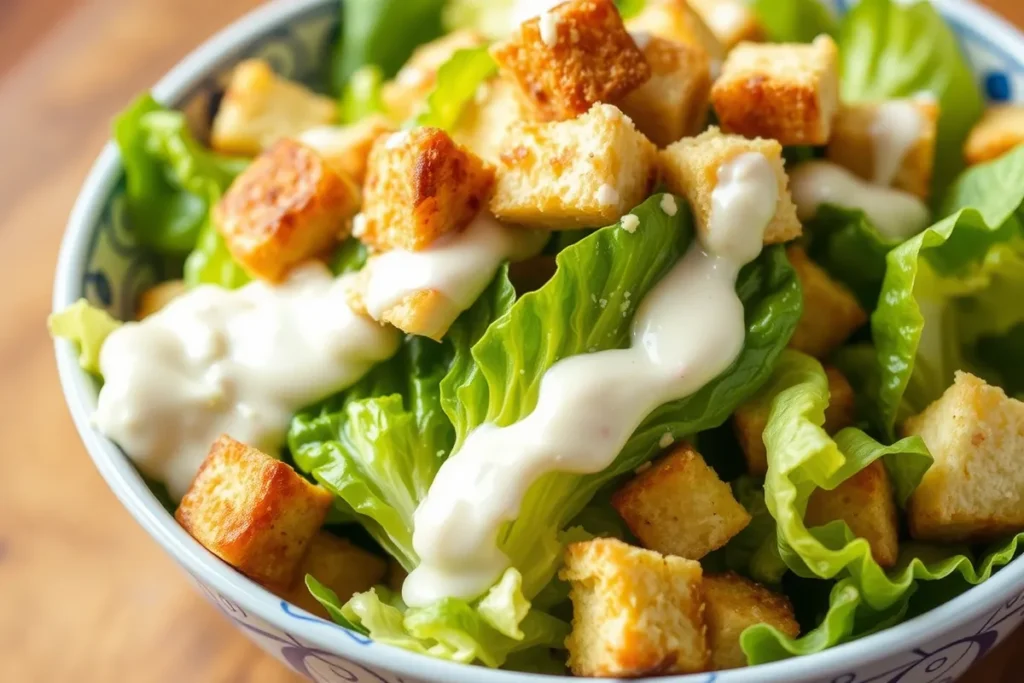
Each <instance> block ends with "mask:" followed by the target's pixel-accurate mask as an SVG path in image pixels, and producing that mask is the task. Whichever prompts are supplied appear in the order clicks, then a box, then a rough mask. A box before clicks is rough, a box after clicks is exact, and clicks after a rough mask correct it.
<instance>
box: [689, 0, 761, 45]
mask: <svg viewBox="0 0 1024 683" xmlns="http://www.w3.org/2000/svg"><path fill="white" fill-rule="evenodd" d="M689 2H690V5H691V6H692V7H693V9H694V10H695V11H696V12H697V14H699V15H700V18H701V19H703V20H704V23H705V24H707V26H708V28H710V29H711V32H712V33H714V34H715V37H716V38H718V40H719V42H721V43H722V46H723V47H724V48H725V51H726V52H728V51H729V50H731V49H733V48H734V47H736V45H738V44H739V43H741V42H743V41H758V40H761V39H763V38H764V29H763V28H762V27H761V22H759V21H758V20H757V15H756V14H755V13H754V10H752V9H751V8H750V7H748V6H747V4H746V3H745V2H743V0H689Z"/></svg>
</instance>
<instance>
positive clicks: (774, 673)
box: [53, 0, 1024, 683]
mask: <svg viewBox="0 0 1024 683" xmlns="http://www.w3.org/2000/svg"><path fill="white" fill-rule="evenodd" d="M934 2H935V4H936V5H937V6H938V7H939V9H940V10H941V11H942V13H943V14H944V15H945V16H946V17H947V19H948V20H949V22H950V23H951V25H952V26H953V28H954V30H955V31H956V33H957V34H958V35H959V37H960V39H961V42H962V43H963V45H964V47H965V48H966V51H967V54H968V55H969V57H970V59H971V63H972V64H973V66H974V69H975V74H976V76H977V78H978V80H979V82H980V83H981V84H982V85H983V87H984V90H985V92H986V93H987V94H988V97H989V98H990V99H991V100H999V101H1005V100H1024V36H1021V34H1020V33H1018V32H1017V31H1015V30H1014V29H1013V28H1011V27H1010V26H1009V25H1007V24H1006V23H1005V22H1003V21H1002V20H1000V19H998V18H997V17H995V16H993V15H992V14H990V13H988V12H987V11H985V10H983V9H981V8H979V7H977V6H975V5H973V4H971V3H970V2H967V1H966V0H934ZM832 4H833V5H834V7H835V9H836V10H837V11H839V12H842V11H844V10H845V9H846V7H847V6H848V5H850V4H852V2H851V0H833V2H832ZM337 17H338V12H337V0H277V1H276V2H272V3H270V4H268V5H266V6H264V7H262V8H261V9H259V10H257V11H255V12H253V13H251V14H250V15H248V16H247V17H245V18H243V19H242V20H240V21H238V22H237V23H235V24H233V25H232V26H230V27H229V28H227V29H225V30H224V31H223V32H221V33H220V34H218V35H217V36H215V37H214V38H213V39H211V40H209V41H208V42H207V43H205V44H204V45H203V46H201V47H200V48H199V49H197V50H196V51H195V52H193V53H192V54H191V55H189V56H188V57H187V58H186V59H185V60H183V61H182V62H181V63H180V64H179V65H178V66H177V67H175V68H174V69H173V70H172V71H171V72H170V73H169V74H168V75H167V76H166V77H165V78H164V79H163V80H162V81H160V83H159V84H158V85H157V86H156V87H155V88H154V94H155V96H156V98H157V99H158V100H160V101H161V102H164V103H167V104H170V105H172V106H175V107H177V108H179V109H182V110H184V111H185V112H187V113H188V115H189V117H190V121H191V122H192V123H193V124H194V126H195V128H196V129H197V131H199V132H202V131H204V130H205V129H206V127H207V126H208V125H209V120H210V115H211V110H212V108H213V106H215V104H216V102H217V101H218V98H219V95H220V92H221V86H222V84H223V82H224V77H225V74H226V73H227V72H228V70H229V69H230V68H231V67H232V65H234V64H235V63H236V62H238V61H239V60H240V59H242V58H244V57H250V56H261V57H264V58H266V59H269V60H270V61H271V62H272V63H273V64H274V66H275V68H277V69H278V71H280V72H281V73H283V74H285V75H288V76H290V77H293V78H297V79H311V78H312V77H313V76H314V74H315V73H316V72H317V69H318V68H319V67H320V66H322V64H323V63H324V60H325V59H326V55H327V51H328V45H329V44H330V42H331V40H332V39H333V38H334V36H335V35H336V34H337V28H338V25H337V24H338V19H337ZM122 196H123V173H122V169H121V164H120V160H119V157H118V153H117V149H116V148H115V147H114V146H113V145H112V144H110V145H107V147H106V148H105V149H104V150H103V153H102V154H101V155H100V157H99V159H98V160H97V161H96V163H95V165H94V166H93V168H92V171H91V172H90V173H89V177H88V179H87V180H86V182H85V186H84V187H83V188H82V192H81V195H80V196H79V198H78V201H77V203H76V204H75V208H74V210H73V211H72V214H71V218H70V220H69V222H68V226H67V232H66V234H65V236H64V243H63V245H62V247H61V253H60V259H59V262H58V264H57V277H56V283H55V286H54V299H53V306H54V310H60V309H63V308H64V307H65V306H68V305H69V304H71V303H72V302H74V301H75V300H76V299H78V298H80V297H82V296H85V297H86V298H88V299H89V300H90V301H91V302H92V303H94V304H96V305H100V306H103V307H105V308H106V309H107V310H109V311H110V312H111V313H113V314H114V315H115V316H118V317H121V318H129V317H130V315H131V312H132V305H133V302H134V301H135V297H136V295H137V294H138V293H139V292H140V291H141V290H142V289H144V288H145V287H147V286H149V285H150V284H152V283H153V282H155V281H158V280H159V279H160V278H161V276H162V275H163V273H162V272H161V269H162V264H161V262H160V260H159V259H154V258H152V257H151V256H150V255H149V254H147V253H146V252H145V251H144V250H142V249H140V248H139V247H138V246H137V245H136V244H134V243H133V241H132V239H131V236H130V234H129V233H128V232H127V231H126V230H125V227H124V221H123V220H122V216H123V199H122ZM56 351H57V364H58V366H59V370H60V378H61V382H62V384H63V387H64V393H65V397H66V399H67V402H68V405H69V406H70V408H71V414H72V416H73V418H74V421H75V424H76V426H77V427H78V431H79V433H80V434H81V436H82V440H83V441H84V442H85V445H86V448H87V449H88V451H89V454H90V455H91V456H92V458H93V460H94V461H95V463H96V467H97V468H98V469H99V471H100V473H101V474H102V475H103V477H104V478H105V479H106V480H107V483H108V484H109V485H110V487H111V489H113V491H114V493H115V494H116V495H117V497H118V498H119V499H120V500H121V502H122V503H123V504H124V505H125V507H127V508H128V510H129V512H131V514H132V515H133V516H134V517H135V519H136V520H137V521H138V522H139V523H140V524H141V525H142V526H143V527H144V528H145V529H146V531H148V532H149V534H150V535H152V536H153V538H155V539H156V540H157V541H158V542H159V543H160V544H161V545H162V546H163V547H164V549H165V550H166V551H167V552H168V553H170V555H171V556H172V557H174V559H175V560H177V562H178V563H179V564H180V565H181V566H182V567H183V568H184V570H185V571H186V572H187V573H188V575H189V576H190V577H191V578H192V580H193V581H194V582H195V584H196V586H197V587H198V588H199V589H200V590H201V591H202V592H203V593H204V594H205V595H206V596H207V597H208V598H209V599H210V601H211V602H212V603H213V604H214V605H216V606H217V607H218V608H219V609H220V610H221V611H222V612H223V613H224V615H225V616H227V617H228V618H229V619H231V621H233V622H234V623H235V624H236V625H237V626H238V628H239V629H240V630H241V631H242V632H243V633H245V634H246V635H247V636H249V638H251V639H252V640H253V641H255V642H256V643H258V644H259V645H260V646H261V647H263V648H264V649H265V650H267V651H268V652H270V653H271V654H273V655H274V656H276V657H277V658H278V659H280V660H281V661H282V662H284V663H285V664H287V665H288V666H289V667H291V668H292V669H294V670H295V671H298V672H299V673H300V674H302V675H304V676H307V677H309V678H310V679H312V680H315V681H322V682H324V683H340V682H341V681H347V682H350V683H371V682H375V683H417V682H420V683H428V682H429V683H439V682H443V683H526V682H527V681H534V680H540V679H542V678H543V679H546V680H553V679H550V678H548V677H542V676H534V675H528V674H519V673H513V672H504V671H488V670H484V669H481V668H475V667H468V666H464V665H459V664H452V663H449V662H442V661H436V660H433V659H429V658H427V657H423V656H420V655H416V654H412V653H410V652H406V651H404V650H400V649H397V648H393V647H390V646H387V645H381V644H377V643H374V642H372V641H370V640H368V639H367V638H365V637H363V636H361V635H359V634H356V633H353V632H351V631H348V630H345V629H343V628H341V627H339V626H336V625H334V624H332V623H329V622H326V621H323V620H321V619H319V618H317V617H314V616H312V615H310V614H308V613H306V612H304V611H302V610H300V609H298V608H296V607H293V606H291V605H289V604H288V603H285V602H282V601H281V600H280V599H279V598H277V597H276V596H274V595H273V594H271V593H269V592H267V591H266V590H264V589H263V588H261V587H260V586H258V585H256V584H255V583H253V582H251V581H249V580H248V579H246V578H245V577H244V576H242V575H241V574H238V573H236V572H235V571H233V570H232V569H231V568H230V567H228V566H227V565H225V564H223V563H222V562H221V561H220V560H218V559H217V558H216V557H214V556H213V555H211V554H210V553H208V552H207V551H206V550H205V549H204V548H203V547H202V546H200V545H199V544H198V543H196V542H195V541H194V540H193V539H192V538H191V537H190V536H189V535H188V534H187V533H185V531H184V530H182V529H181V527H179V526H178V524H177V523H176V522H175V521H174V519H173V518H172V517H171V516H170V515H169V514H168V513H167V511H166V510H165V509H164V508H163V507H162V506H161V505H160V503H159V502H158V500H157V499H156V498H155V497H154V496H153V494H152V493H151V492H150V490H149V489H148V488H147V487H146V484H145V483H144V482H143V480H142V478H141V477H140V476H139V474H138V473H137V472H136V471H135V469H134V468H133V467H132V465H131V463H130V462H129V461H128V459H127V458H126V457H125V456H124V454H123V453H122V452H121V451H120V450H119V449H118V448H117V446H116V445H114V444H113V443H111V442H110V441H108V440H107V439H105V438H104V437H103V436H101V435H100V434H99V433H97V432H96V431H95V430H94V429H93V428H92V426H91V425H90V422H89V417H90V415H91V414H92V412H93V410H94V409H95V406H96V391H97V386H96V384H95V382H94V381H93V380H92V379H90V378H89V377H88V376H87V375H86V374H85V373H83V372H82V371H81V370H80V369H79V367H78V364H77V360H76V354H75V353H74V351H73V349H72V348H71V347H70V345H69V344H67V343H65V342H62V341H58V342H57V349H56ZM1022 621H1024V559H1018V560H1016V561H1014V562H1012V563H1011V564H1009V565H1008V566H1007V567H1005V568H1004V569H1003V570H1002V571H1000V572H998V573H997V574H996V575H995V576H994V577H993V578H992V579H990V580H989V581H988V582H986V583H984V584H982V585H980V586H978V587H976V588H973V589H971V590H970V591H969V592H967V593H966V594H964V595H962V596H960V597H958V598H956V599H955V600H952V601H950V602H949V603H947V604H945V605H942V606H941V607H939V608H938V609H935V610H933V611H931V612H929V613H927V614H925V615H923V616H920V617H917V618H915V619H912V620H910V621H907V622H905V623H903V624H901V625H899V626H897V627H895V628H892V629H890V630H887V631H885V632H883V633H879V634H877V635H873V636H869V637H867V638H864V639H862V640H859V641H856V642H853V643H849V644H847V645H842V646H840V647H836V648H833V649H831V650H829V651H827V652H824V653H822V654H818V655H814V656H809V657H804V658H800V659H794V660H789V661H785V662H779V663H776V664H769V665H765V666H759V667H756V668H753V669H741V670H736V671H729V672H724V673H719V674H703V675H697V676H682V677H675V678H670V679H659V680H669V681H680V682H683V681H689V682H692V683H697V682H708V683H710V681H716V682H717V683H783V682H785V683H811V682H815V683H816V682H821V683H868V682H869V681H872V682H877V683H882V682H892V683H895V682H896V681H899V682H900V683H926V682H927V683H949V682H951V681H953V680H954V679H956V678H957V677H958V676H959V675H960V674H962V673H963V672H964V671H965V670H967V668H968V667H969V666H970V665H971V664H972V663H974V662H975V661H977V660H978V659H979V658H980V657H981V656H982V655H984V654H985V653H986V652H988V651H989V650H991V649H992V648H993V647H994V646H995V645H996V643H998V642H999V641H1000V640H1001V639H1002V638H1004V637H1005V636H1006V635H1007V634H1009V633H1010V632H1011V631H1012V630H1013V629H1014V628H1015V627H1016V626H1018V625H1019V624H1020V623H1021V622H1022Z"/></svg>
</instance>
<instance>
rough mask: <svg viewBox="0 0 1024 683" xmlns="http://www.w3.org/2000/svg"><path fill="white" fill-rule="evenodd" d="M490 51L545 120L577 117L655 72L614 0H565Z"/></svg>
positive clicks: (612, 99)
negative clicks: (624, 23) (624, 22)
mask: <svg viewBox="0 0 1024 683" xmlns="http://www.w3.org/2000/svg"><path fill="white" fill-rule="evenodd" d="M491 55H492V56H493V57H494V59H495V61H496V62H498V67H499V68H500V69H501V71H502V73H504V74H506V75H507V76H508V77H509V78H511V79H512V80H513V81H515V83H516V84H517V85H518V86H519V89H520V91H521V92H522V94H523V96H524V98H525V99H526V100H527V101H529V102H530V103H531V104H532V105H533V108H534V110H535V111H536V113H537V117H538V118H540V119H543V120H554V121H564V120H566V119H573V118H576V117H577V116H579V115H580V114H584V113H586V112H587V111H589V110H590V108H591V107H592V106H593V105H594V104H596V103H598V102H614V101H616V100H617V99H619V98H620V97H622V96H623V95H625V94H626V93H628V92H629V91H630V90H632V89H634V88H636V87H638V86H640V85H642V84H643V83H644V82H645V81H646V80H647V79H648V78H650V77H651V69H650V67H649V66H648V65H647V61H646V60H645V59H644V55H643V53H642V52H640V49H639V48H638V47H637V46H636V43H634V42H633V38H632V37H630V35H629V33H627V32H626V27H625V26H623V24H622V18H621V17H620V16H619V11H618V10H617V9H616V8H615V4H614V3H613V2H612V0H569V1H568V2H563V3H562V4H560V5H557V6H555V7H554V8H552V9H551V10H549V11H547V12H545V13H544V14H542V15H540V16H539V17H535V18H533V19H530V20H528V21H525V22H523V24H522V25H521V26H520V27H519V29H518V30H517V31H515V32H514V33H513V34H512V36H511V37H510V38H508V39H507V40H505V41H504V42H502V43H498V44H496V45H494V46H492V47H491Z"/></svg>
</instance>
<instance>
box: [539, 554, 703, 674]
mask: <svg viewBox="0 0 1024 683" xmlns="http://www.w3.org/2000/svg"><path fill="white" fill-rule="evenodd" d="M559 576H560V577H561V578H562V580H564V581H569V582H571V586H572V587H571V591H570V594H569V597H570V598H572V605H573V618H572V625H573V628H572V633H570V634H569V637H568V638H567V639H566V641H565V644H566V647H567V648H568V649H569V668H570V669H572V672H573V673H574V674H575V675H577V676H622V677H637V676H656V675H659V674H673V673H692V672H696V671H703V670H704V669H705V668H706V667H707V662H708V650H707V643H706V640H705V627H704V616H703V612H704V603H703V600H702V597H701V567H700V564H699V563H697V562H694V561H693V560H686V559H683V558H681V557H672V556H671V555H669V556H663V555H660V554H658V553H656V552H654V551H651V550H642V549H640V548H634V547H632V546H630V545H627V544H625V543H623V542H622V541H619V540H616V539H613V538H596V539H594V540H592V541H586V542H583V543H573V544H571V545H570V546H569V547H568V548H567V549H566V551H565V566H564V567H563V568H562V571H561V572H560V574H559Z"/></svg>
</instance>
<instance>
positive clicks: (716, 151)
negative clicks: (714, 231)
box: [659, 127, 803, 244]
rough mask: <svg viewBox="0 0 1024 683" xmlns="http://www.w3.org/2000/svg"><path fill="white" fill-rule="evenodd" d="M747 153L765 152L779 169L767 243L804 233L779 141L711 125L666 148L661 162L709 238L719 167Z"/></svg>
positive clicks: (669, 182)
mask: <svg viewBox="0 0 1024 683" xmlns="http://www.w3.org/2000/svg"><path fill="white" fill-rule="evenodd" d="M747 152H757V153H760V154H763V155H764V156H765V158H767V159H768V161H769V162H770V163H771V164H772V166H773V167H774V168H775V175H776V177H777V178H778V183H779V201H778V203H777V205H776V208H775V216H774V217H773V218H772V220H771V222H770V223H769V224H768V227H767V228H765V231H764V242H765V244H778V243H780V242H787V241H789V240H791V239H794V238H796V237H799V236H800V233H801V231H802V229H803V228H802V227H801V225H800V221H799V220H797V217H796V206H795V205H794V204H793V199H792V197H791V196H790V194H789V187H788V185H789V177H788V176H787V175H786V171H785V169H784V168H783V162H782V146H781V145H780V144H779V143H778V142H776V141H775V140H761V139H757V140H747V139H746V138H743V137H741V136H739V135H724V134H722V133H721V132H720V131H719V130H718V129H717V128H714V127H711V128H709V129H708V130H706V131H704V132H703V133H701V134H700V135H698V136H697V137H695V138H683V139H682V140H680V141H679V142H676V143H674V144H671V145H669V146H668V147H667V148H666V149H664V150H662V152H661V154H660V156H659V161H660V163H661V173H662V176H663V178H664V181H665V184H666V185H667V186H668V189H669V190H671V191H672V192H674V193H676V194H681V195H684V196H685V197H686V199H687V200H688V201H689V202H690V207H691V208H692V209H693V215H694V219H695V221H696V223H697V232H698V234H699V235H700V236H701V239H702V240H705V241H706V240H707V239H708V237H709V230H708V225H709V219H710V217H711V193H712V192H713V191H714V189H715V185H717V184H718V169H719V168H721V167H722V165H723V164H725V163H726V162H728V161H731V160H732V159H734V158H736V157H738V156H739V155H741V154H745V153H747Z"/></svg>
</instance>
